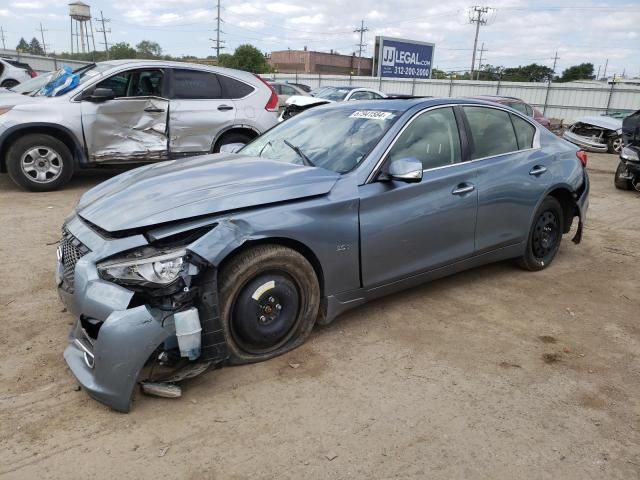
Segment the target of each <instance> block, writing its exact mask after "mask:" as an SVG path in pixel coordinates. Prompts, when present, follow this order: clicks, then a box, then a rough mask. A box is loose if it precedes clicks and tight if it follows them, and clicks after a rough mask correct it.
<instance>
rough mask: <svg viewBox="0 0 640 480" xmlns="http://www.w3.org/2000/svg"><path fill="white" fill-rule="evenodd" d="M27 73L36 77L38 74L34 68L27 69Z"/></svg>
mask: <svg viewBox="0 0 640 480" xmlns="http://www.w3.org/2000/svg"><path fill="white" fill-rule="evenodd" d="M29 75H31V78H36V77H37V76H38V72H36V71H35V70H29Z"/></svg>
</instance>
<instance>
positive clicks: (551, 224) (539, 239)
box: [531, 210, 560, 260]
mask: <svg viewBox="0 0 640 480" xmlns="http://www.w3.org/2000/svg"><path fill="white" fill-rule="evenodd" d="M559 238H560V228H559V225H558V217H557V216H556V215H555V213H553V212H552V211H551V210H546V211H544V212H542V214H540V216H539V217H538V220H537V221H536V224H535V227H534V229H533V237H532V245H531V247H532V250H533V255H534V256H535V257H536V258H538V259H540V260H544V259H546V258H547V257H548V256H549V255H551V254H552V253H553V252H554V251H555V249H556V248H557V245H558V239H559Z"/></svg>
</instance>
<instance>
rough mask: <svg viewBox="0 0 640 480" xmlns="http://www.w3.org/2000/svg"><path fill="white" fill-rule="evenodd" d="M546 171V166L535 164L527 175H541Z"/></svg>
mask: <svg viewBox="0 0 640 480" xmlns="http://www.w3.org/2000/svg"><path fill="white" fill-rule="evenodd" d="M546 171H547V167H543V166H542V165H536V166H535V167H533V168H532V169H531V171H530V172H529V175H533V176H535V177H537V176H538V175H542V174H543V173H544V172H546Z"/></svg>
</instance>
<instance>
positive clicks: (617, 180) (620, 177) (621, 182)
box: [613, 162, 632, 190]
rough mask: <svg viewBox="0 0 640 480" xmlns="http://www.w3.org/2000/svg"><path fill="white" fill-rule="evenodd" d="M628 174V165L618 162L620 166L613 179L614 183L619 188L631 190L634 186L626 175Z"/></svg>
mask: <svg viewBox="0 0 640 480" xmlns="http://www.w3.org/2000/svg"><path fill="white" fill-rule="evenodd" d="M626 174H627V166H626V165H625V164H624V163H622V162H620V163H618V168H616V174H615V177H614V179H613V183H614V185H615V186H616V188H617V189H619V190H631V188H632V184H631V180H630V179H628V178H626V177H625V175H626Z"/></svg>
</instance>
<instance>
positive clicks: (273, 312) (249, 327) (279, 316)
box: [230, 270, 302, 354]
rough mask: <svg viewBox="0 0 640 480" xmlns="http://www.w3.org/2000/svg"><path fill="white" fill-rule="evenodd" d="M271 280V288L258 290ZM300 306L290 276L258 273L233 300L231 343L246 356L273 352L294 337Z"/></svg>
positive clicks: (295, 286) (300, 302)
mask: <svg viewBox="0 0 640 480" xmlns="http://www.w3.org/2000/svg"><path fill="white" fill-rule="evenodd" d="M271 281H274V283H275V285H274V287H273V288H270V289H268V290H264V291H262V290H261V287H262V288H263V287H264V285H267V284H268V283H270V282H271ZM256 292H258V293H256ZM241 302H242V303H241ZM301 307H302V296H301V294H300V286H299V285H298V282H296V281H295V279H294V278H292V277H291V275H289V274H288V273H286V272H283V271H275V270H273V271H267V272H261V273H260V274H258V275H256V276H255V277H253V278H252V279H250V280H249V281H247V282H246V283H245V284H244V285H243V286H242V287H241V288H240V289H239V290H238V293H237V295H236V298H235V299H234V302H233V306H232V309H231V315H230V317H231V318H230V330H231V335H232V337H233V340H234V342H235V343H236V344H237V345H238V346H239V347H240V348H242V350H244V351H245V352H247V353H250V354H264V353H269V352H273V351H275V350H277V349H278V348H280V347H282V346H283V345H285V344H286V343H287V342H288V341H289V340H290V339H291V338H292V336H293V335H294V334H295V332H296V330H297V328H296V327H297V326H298V324H299V315H300V309H301Z"/></svg>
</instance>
